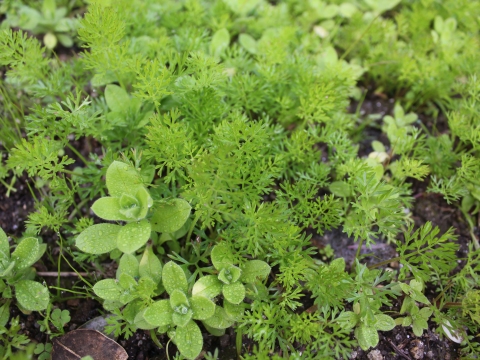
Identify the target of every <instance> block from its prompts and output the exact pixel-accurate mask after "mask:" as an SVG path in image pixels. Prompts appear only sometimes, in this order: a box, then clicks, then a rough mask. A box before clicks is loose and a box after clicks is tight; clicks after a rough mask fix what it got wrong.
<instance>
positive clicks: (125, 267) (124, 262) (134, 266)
mask: <svg viewBox="0 0 480 360" xmlns="http://www.w3.org/2000/svg"><path fill="white" fill-rule="evenodd" d="M122 274H127V275H130V276H131V277H137V276H138V275H139V271H138V260H137V258H136V257H135V256H134V255H132V254H123V255H122V257H121V258H120V261H119V263H118V268H117V275H116V277H117V279H119V278H120V275H122Z"/></svg>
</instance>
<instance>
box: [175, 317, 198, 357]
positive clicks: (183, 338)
mask: <svg viewBox="0 0 480 360" xmlns="http://www.w3.org/2000/svg"><path fill="white" fill-rule="evenodd" d="M175 344H176V345H177V348H178V350H179V351H180V353H181V354H182V355H183V356H185V357H186V358H187V359H195V358H196V357H197V356H198V355H199V354H200V351H202V347H203V337H202V332H201V331H200V328H199V327H198V325H197V324H195V322H194V321H190V322H189V323H188V324H187V325H186V326H184V327H177V329H176V331H175Z"/></svg>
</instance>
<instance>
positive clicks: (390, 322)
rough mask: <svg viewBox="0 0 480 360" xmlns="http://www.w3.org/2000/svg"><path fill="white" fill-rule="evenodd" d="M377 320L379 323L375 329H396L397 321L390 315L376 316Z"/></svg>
mask: <svg viewBox="0 0 480 360" xmlns="http://www.w3.org/2000/svg"><path fill="white" fill-rule="evenodd" d="M375 320H377V322H376V323H375V329H377V330H381V331H390V330H392V329H393V328H394V327H395V320H394V319H393V318H392V317H390V316H388V315H385V314H378V315H375Z"/></svg>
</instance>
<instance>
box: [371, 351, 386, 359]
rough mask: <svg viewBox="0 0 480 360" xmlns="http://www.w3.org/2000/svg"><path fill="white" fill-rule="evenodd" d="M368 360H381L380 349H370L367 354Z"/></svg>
mask: <svg viewBox="0 0 480 360" xmlns="http://www.w3.org/2000/svg"><path fill="white" fill-rule="evenodd" d="M367 357H368V359H369V360H383V355H382V353H381V352H380V350H372V351H370V352H369V353H368V355H367Z"/></svg>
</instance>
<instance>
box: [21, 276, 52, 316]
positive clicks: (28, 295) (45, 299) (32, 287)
mask: <svg viewBox="0 0 480 360" xmlns="http://www.w3.org/2000/svg"><path fill="white" fill-rule="evenodd" d="M15 297H16V298H17V301H18V303H19V304H20V305H21V306H22V307H23V308H24V309H26V310H30V311H41V310H45V309H46V308H47V306H48V303H49V301H50V295H49V293H48V289H47V287H45V286H43V285H42V284H40V283H38V282H36V281H32V280H20V281H19V282H17V283H16V284H15Z"/></svg>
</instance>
